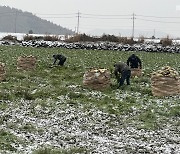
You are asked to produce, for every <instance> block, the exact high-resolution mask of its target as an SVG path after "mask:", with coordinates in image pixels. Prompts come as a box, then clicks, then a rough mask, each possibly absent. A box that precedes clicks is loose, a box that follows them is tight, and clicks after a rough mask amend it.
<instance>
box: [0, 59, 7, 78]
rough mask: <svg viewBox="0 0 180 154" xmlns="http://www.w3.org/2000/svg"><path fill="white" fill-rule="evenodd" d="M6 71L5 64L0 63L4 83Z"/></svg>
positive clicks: (0, 73) (0, 72) (0, 76)
mask: <svg viewBox="0 0 180 154" xmlns="http://www.w3.org/2000/svg"><path fill="white" fill-rule="evenodd" d="M5 75H6V70H5V64H4V63H1V62H0V81H3V80H4V79H5Z"/></svg>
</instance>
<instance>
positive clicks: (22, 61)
mask: <svg viewBox="0 0 180 154" xmlns="http://www.w3.org/2000/svg"><path fill="white" fill-rule="evenodd" d="M36 62H37V58H36V57H34V56H32V55H29V56H20V57H18V59H17V69H18V70H33V69H35V67H36Z"/></svg>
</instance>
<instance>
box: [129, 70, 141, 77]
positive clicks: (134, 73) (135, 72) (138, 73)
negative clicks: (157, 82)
mask: <svg viewBox="0 0 180 154" xmlns="http://www.w3.org/2000/svg"><path fill="white" fill-rule="evenodd" d="M141 75H142V70H141V69H140V68H131V77H132V78H133V77H140V76H141Z"/></svg>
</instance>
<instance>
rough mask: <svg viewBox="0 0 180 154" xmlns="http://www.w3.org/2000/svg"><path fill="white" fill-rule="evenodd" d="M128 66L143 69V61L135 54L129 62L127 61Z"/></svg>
mask: <svg viewBox="0 0 180 154" xmlns="http://www.w3.org/2000/svg"><path fill="white" fill-rule="evenodd" d="M127 65H128V66H130V68H140V69H141V68H142V63H141V60H140V58H139V57H138V56H136V55H135V54H132V55H131V56H130V57H129V58H128V60H127Z"/></svg>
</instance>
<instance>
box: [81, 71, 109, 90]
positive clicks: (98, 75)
mask: <svg viewBox="0 0 180 154" xmlns="http://www.w3.org/2000/svg"><path fill="white" fill-rule="evenodd" d="M110 83H111V82H110V71H108V70H107V69H90V70H89V71H87V72H85V74H84V76H83V85H84V86H85V87H89V88H92V89H95V90H100V89H105V88H108V87H110Z"/></svg>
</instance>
